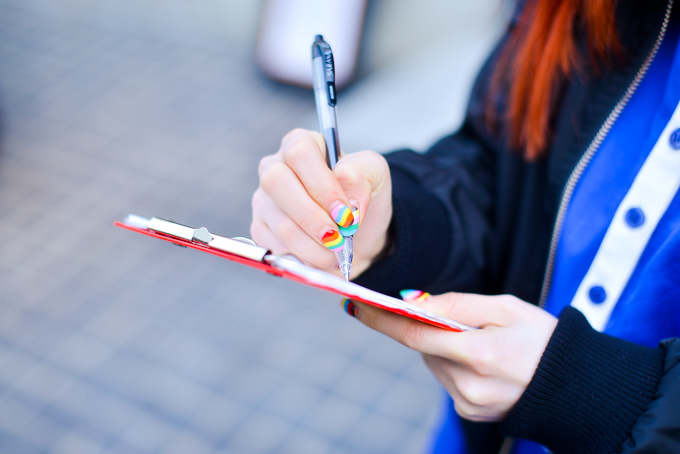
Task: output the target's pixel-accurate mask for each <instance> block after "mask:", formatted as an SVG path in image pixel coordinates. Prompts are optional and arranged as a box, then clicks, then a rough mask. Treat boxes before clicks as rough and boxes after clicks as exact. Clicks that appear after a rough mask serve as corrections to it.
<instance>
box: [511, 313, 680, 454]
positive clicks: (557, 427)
mask: <svg viewBox="0 0 680 454" xmlns="http://www.w3.org/2000/svg"><path fill="white" fill-rule="evenodd" d="M678 409H680V339H672V340H668V341H665V342H662V343H661V344H660V346H659V347H658V348H649V347H644V346H641V345H637V344H634V343H631V342H628V341H625V340H622V339H619V338H615V337H612V336H609V335H606V334H603V333H600V332H597V331H595V330H594V329H592V328H591V327H590V325H589V324H588V322H587V320H586V319H585V317H584V316H583V315H582V314H581V313H580V312H579V311H577V310H576V309H574V308H572V307H567V308H566V309H565V310H564V311H563V312H562V314H561V316H560V320H559V323H558V325H557V328H556V329H555V332H554V333H553V335H552V337H551V339H550V342H549V343H548V346H547V347H546V350H545V352H544V354H543V357H542V358H541V361H540V363H539V366H538V368H537V370H536V373H535V374H534V377H533V379H532V381H531V383H530V384H529V386H528V388H527V390H526V391H525V392H524V394H523V395H522V397H521V398H520V400H519V402H518V403H517V405H516V406H515V407H514V408H513V410H512V411H511V412H510V414H509V415H508V416H507V418H506V419H505V421H503V423H502V425H501V430H502V432H503V433H504V434H505V435H506V436H510V437H518V438H525V439H529V440H534V441H537V442H539V443H541V444H543V445H544V446H546V447H547V448H549V449H550V450H551V451H553V452H555V453H620V452H623V453H631V454H632V453H636V454H641V453H651V452H655V453H657V452H658V453H661V452H669V453H670V452H680V410H678Z"/></svg>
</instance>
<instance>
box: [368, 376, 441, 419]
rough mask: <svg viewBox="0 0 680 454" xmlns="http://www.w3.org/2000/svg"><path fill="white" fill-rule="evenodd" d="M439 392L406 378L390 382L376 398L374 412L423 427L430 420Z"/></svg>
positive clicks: (434, 388)
mask: <svg viewBox="0 0 680 454" xmlns="http://www.w3.org/2000/svg"><path fill="white" fill-rule="evenodd" d="M440 394H441V392H440V391H439V390H438V389H437V388H436V387H431V386H422V385H420V384H416V383H413V382H411V381H408V380H398V381H395V382H394V383H392V384H391V386H389V387H388V388H387V390H386V391H385V393H384V394H383V395H382V396H381V398H380V399H379V400H378V403H377V405H376V407H375V410H376V412H378V413H380V414H382V415H383V416H385V417H389V418H393V419H397V420H399V421H401V422H403V423H406V424H410V425H414V426H418V427H423V426H424V425H425V424H427V423H429V422H430V420H431V415H432V414H433V413H434V412H433V410H434V409H435V408H436V403H438V402H439V399H440Z"/></svg>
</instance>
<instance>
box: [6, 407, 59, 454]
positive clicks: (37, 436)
mask: <svg viewBox="0 0 680 454" xmlns="http://www.w3.org/2000/svg"><path fill="white" fill-rule="evenodd" d="M68 431H69V427H68V426H64V425H63V424H60V423H59V422H57V421H55V420H53V419H52V418H49V417H48V416H47V415H46V414H45V413H37V414H35V415H34V416H33V417H32V418H30V419H29V420H28V421H26V422H25V423H24V424H21V425H19V426H17V427H15V428H14V430H13V433H14V434H15V435H17V436H18V437H20V438H21V439H23V440H25V441H27V442H29V443H32V444H34V445H36V446H37V447H39V448H41V449H44V450H49V449H50V448H51V447H52V446H54V445H56V444H57V443H58V442H59V441H60V440H61V439H62V438H63V435H64V433H66V432H68Z"/></svg>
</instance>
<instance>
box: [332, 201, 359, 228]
mask: <svg viewBox="0 0 680 454" xmlns="http://www.w3.org/2000/svg"><path fill="white" fill-rule="evenodd" d="M338 203H339V205H338V206H336V207H335V208H333V209H332V210H331V217H332V218H333V220H334V221H335V223H336V224H338V226H340V227H344V228H347V227H349V226H350V225H352V223H353V222H354V216H353V215H352V210H350V209H349V208H348V207H347V205H345V204H344V203H342V202H338Z"/></svg>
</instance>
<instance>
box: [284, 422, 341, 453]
mask: <svg viewBox="0 0 680 454" xmlns="http://www.w3.org/2000/svg"><path fill="white" fill-rule="evenodd" d="M276 449H277V452H280V453H281V454H325V453H328V452H330V450H331V442H330V441H328V440H327V439H324V438H322V437H320V436H318V435H317V434H315V433H313V432H311V431H309V430H306V429H304V428H302V427H298V428H296V429H294V430H293V431H292V432H291V433H289V434H288V436H287V437H286V438H285V440H284V441H283V442H282V443H281V444H280V445H279V446H277V448H276Z"/></svg>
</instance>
